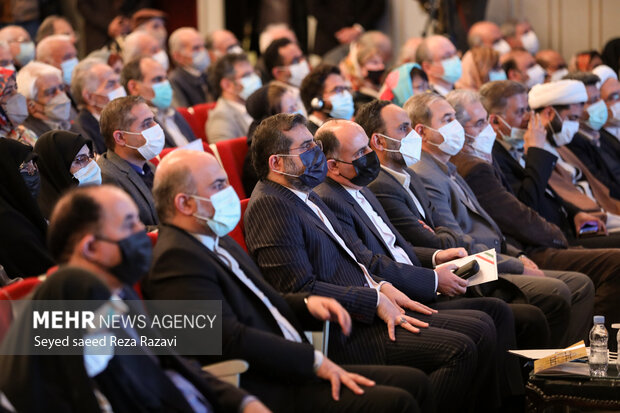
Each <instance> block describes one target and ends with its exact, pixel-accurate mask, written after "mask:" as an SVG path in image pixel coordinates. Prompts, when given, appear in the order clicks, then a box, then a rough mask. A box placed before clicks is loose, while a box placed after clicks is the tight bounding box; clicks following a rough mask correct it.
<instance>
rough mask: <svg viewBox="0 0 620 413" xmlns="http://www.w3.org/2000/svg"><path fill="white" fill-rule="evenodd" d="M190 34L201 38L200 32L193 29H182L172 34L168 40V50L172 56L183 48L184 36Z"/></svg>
mask: <svg viewBox="0 0 620 413" xmlns="http://www.w3.org/2000/svg"><path fill="white" fill-rule="evenodd" d="M188 33H196V34H197V35H198V36H200V33H198V30H196V29H194V28H193V27H181V28H178V29H176V30H175V31H173V32H172V34H171V35H170V37H169V38H168V50H169V51H170V53H171V54H172V53H174V52H176V51H178V50H180V49H181V48H182V47H183V41H182V38H183V35H184V34H188Z"/></svg>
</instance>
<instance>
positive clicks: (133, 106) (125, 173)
mask: <svg viewBox="0 0 620 413" xmlns="http://www.w3.org/2000/svg"><path fill="white" fill-rule="evenodd" d="M101 134H102V135H103V139H104V140H105V144H106V147H107V148H108V151H107V152H106V153H104V154H103V155H102V156H101V157H100V158H99V160H98V161H97V163H98V164H99V167H100V168H101V177H102V180H103V183H104V184H113V185H116V186H119V187H121V188H123V189H124V190H125V191H126V192H127V193H128V194H129V195H130V196H131V197H132V198H133V200H134V201H135V203H136V205H138V210H139V211H140V220H141V221H142V222H143V223H144V225H147V226H153V225H157V224H158V219H157V212H156V211H155V203H154V201H153V194H152V193H151V189H152V188H153V177H154V172H155V166H154V165H153V164H151V163H150V162H148V160H149V159H153V158H154V157H156V156H157V155H159V153H160V152H161V150H162V149H163V147H164V132H163V130H162V128H161V126H159V125H158V124H157V122H155V119H154V117H153V112H152V111H151V109H150V108H149V106H148V105H147V104H146V102H145V101H144V99H142V98H141V97H140V96H127V97H123V98H118V99H115V100H113V101H111V102H110V103H108V104H107V105H106V107H105V109H104V110H103V112H102V113H101Z"/></svg>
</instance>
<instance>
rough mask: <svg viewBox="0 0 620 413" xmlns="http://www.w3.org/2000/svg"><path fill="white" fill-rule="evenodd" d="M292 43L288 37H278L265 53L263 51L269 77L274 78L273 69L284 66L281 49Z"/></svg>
mask: <svg viewBox="0 0 620 413" xmlns="http://www.w3.org/2000/svg"><path fill="white" fill-rule="evenodd" d="M291 43H293V42H292V41H291V39H288V38H286V37H283V38H280V39H276V40H274V41H273V42H271V44H270V45H269V47H268V48H267V50H265V53H263V60H264V62H265V69H267V70H266V72H267V77H268V78H269V79H273V73H271V72H272V71H273V68H274V67H278V66H282V65H283V64H284V62H283V61H282V56H281V55H280V49H281V48H283V47H284V46H288V45H289V44H291Z"/></svg>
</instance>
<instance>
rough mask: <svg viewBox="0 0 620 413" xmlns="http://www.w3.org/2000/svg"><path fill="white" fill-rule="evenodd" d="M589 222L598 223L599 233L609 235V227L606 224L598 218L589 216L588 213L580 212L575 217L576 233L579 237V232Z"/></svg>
mask: <svg viewBox="0 0 620 413" xmlns="http://www.w3.org/2000/svg"><path fill="white" fill-rule="evenodd" d="M588 221H596V223H597V224H598V233H602V234H605V235H607V227H606V226H605V223H604V222H603V221H602V220H601V219H600V218H598V217H596V216H594V215H592V214H588V213H587V212H579V213H578V214H577V215H575V233H576V234H577V235H579V230H580V229H581V227H582V226H583V224H585V223H586V222H588Z"/></svg>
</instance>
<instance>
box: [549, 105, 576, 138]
mask: <svg viewBox="0 0 620 413" xmlns="http://www.w3.org/2000/svg"><path fill="white" fill-rule="evenodd" d="M553 110H554V111H555V114H556V116H557V117H558V119H560V120H562V118H561V117H560V114H559V113H558V111H557V110H555V108H554V109H553ZM549 125H550V126H551V124H549ZM578 130H579V122H577V121H576V120H568V119H566V120H563V121H562V129H561V130H560V131H559V132H553V140H554V141H555V144H556V145H557V146H564V145H568V144H569V143H570V142H571V141H572V140H573V137H574V136H575V134H576V133H577V131H578Z"/></svg>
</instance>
